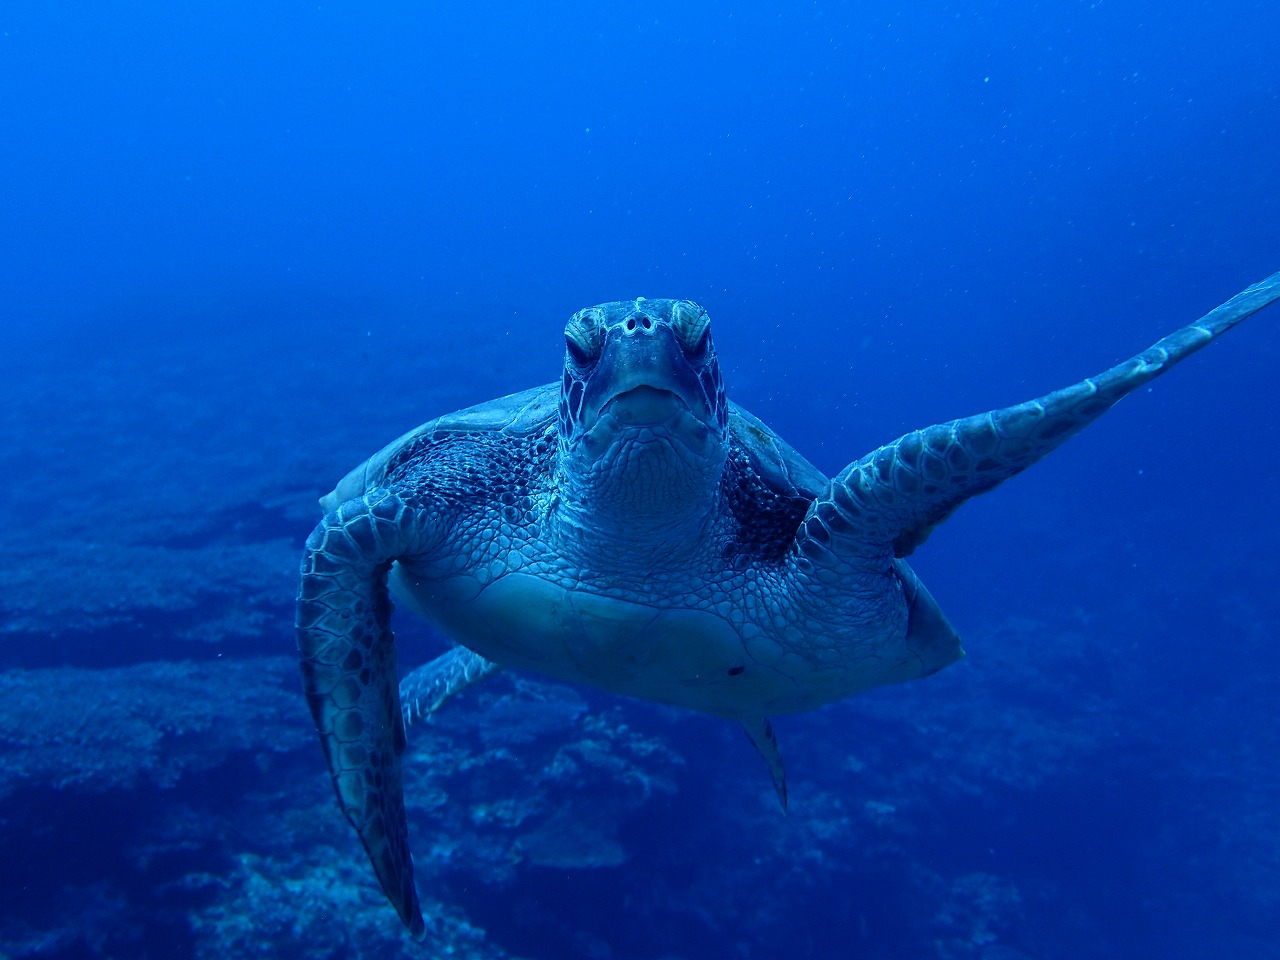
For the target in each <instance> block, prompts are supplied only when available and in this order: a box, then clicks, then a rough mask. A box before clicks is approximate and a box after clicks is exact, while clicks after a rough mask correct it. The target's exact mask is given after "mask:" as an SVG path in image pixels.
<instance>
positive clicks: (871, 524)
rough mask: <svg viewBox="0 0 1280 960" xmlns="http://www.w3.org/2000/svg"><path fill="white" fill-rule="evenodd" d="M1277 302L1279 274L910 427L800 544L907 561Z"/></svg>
mask: <svg viewBox="0 0 1280 960" xmlns="http://www.w3.org/2000/svg"><path fill="white" fill-rule="evenodd" d="M1276 300H1280V273H1276V274H1272V275H1271V276H1270V277H1268V278H1267V279H1266V280H1263V281H1262V282H1261V283H1256V284H1254V285H1253V286H1252V287H1250V288H1249V289H1247V290H1245V291H1244V292H1243V293H1240V294H1237V295H1236V296H1235V297H1233V298H1232V299H1230V300H1228V301H1227V302H1226V303H1224V304H1223V305H1222V306H1220V307H1218V308H1217V309H1216V310H1213V311H1212V312H1210V313H1209V314H1207V315H1205V316H1204V317H1202V318H1201V319H1200V320H1197V321H1196V322H1195V323H1193V324H1191V325H1190V326H1188V327H1183V328H1182V329H1181V330H1179V331H1177V332H1176V333H1174V334H1171V335H1170V336H1168V337H1165V338H1164V339H1163V340H1161V341H1160V342H1159V343H1157V344H1156V345H1155V346H1153V347H1151V348H1150V349H1149V350H1146V351H1144V352H1143V353H1140V354H1138V356H1136V357H1134V358H1133V359H1131V360H1127V361H1125V362H1124V363H1121V364H1119V365H1117V366H1115V367H1112V368H1111V369H1110V370H1108V371H1107V372H1106V373H1103V374H1102V375H1101V376H1097V377H1092V378H1090V379H1088V380H1084V381H1082V382H1080V383H1077V384H1075V385H1074V386H1071V387H1067V388H1065V389H1063V390H1058V391H1055V392H1054V393H1050V394H1048V395H1046V396H1043V397H1041V398H1040V399H1038V400H1031V401H1028V402H1027V403H1021V404H1018V405H1017V406H1014V407H1006V408H1004V409H1003V410H993V411H992V412H990V413H983V414H979V415H978V416H974V417H966V418H965V419H963V420H952V421H951V422H950V423H941V424H937V425H935V426H932V427H926V428H925V429H923V430H915V431H913V432H911V433H908V434H907V435H906V436H904V437H900V438H899V439H897V440H895V441H894V442H893V443H890V444H888V445H886V446H883V447H881V448H880V449H879V450H875V451H873V452H872V453H869V454H867V456H865V457H863V458H862V459H861V460H858V461H856V462H854V463H852V464H850V465H849V466H848V467H847V468H845V470H844V471H842V472H841V473H840V474H839V475H838V476H837V477H836V478H835V480H833V481H832V483H831V486H830V487H829V488H828V490H827V492H826V494H825V495H824V496H822V497H819V498H818V499H817V500H815V501H814V503H813V505H812V506H811V507H810V509H809V513H808V516H807V517H806V519H805V521H804V525H803V527H802V529H801V536H800V539H799V540H798V541H797V547H798V548H799V549H800V551H801V552H802V553H805V554H808V553H814V554H816V555H818V556H823V555H826V554H828V552H829V550H830V547H829V546H828V545H831V546H835V547H836V553H837V554H844V553H845V551H844V550H843V549H841V546H840V545H844V546H846V547H847V548H848V550H849V551H850V552H853V553H860V552H866V553H868V554H869V559H872V560H873V561H875V562H878V561H876V560H875V558H876V557H877V556H880V555H881V554H880V551H881V550H883V549H884V548H885V547H886V546H888V545H892V548H893V553H894V555H895V556H898V557H905V556H906V555H907V554H909V553H910V552H911V551H912V550H914V549H915V548H916V547H917V546H919V545H920V544H921V543H923V542H924V540H925V538H926V537H928V535H929V533H930V532H931V531H932V530H933V528H934V527H935V526H937V525H938V524H939V523H941V522H942V521H943V520H945V519H946V518H947V517H948V516H950V515H951V512H952V511H953V510H955V509H956V507H958V506H960V504H962V503H964V502H965V501H966V500H968V499H969V498H970V497H974V496H977V495H978V494H980V493H985V492H986V491H988V490H990V489H991V488H992V487H994V486H996V485H997V484H999V483H1002V482H1003V481H1005V480H1007V479H1009V478H1010V477H1012V476H1014V475H1015V474H1018V473H1021V472H1022V471H1023V470H1025V469H1026V468H1027V467H1029V466H1031V465H1032V464H1033V463H1035V462H1036V461H1037V460H1039V459H1041V458H1042V457H1044V456H1046V455H1047V454H1049V453H1051V452H1052V451H1053V450H1055V449H1057V448H1058V447H1059V446H1060V445H1061V444H1062V443H1064V442H1065V441H1066V440H1067V439H1069V438H1070V437H1073V436H1075V435H1076V434H1077V433H1079V432H1080V431H1081V430H1083V429H1084V428H1085V427H1087V426H1088V425H1089V424H1090V423H1092V422H1093V421H1094V420H1096V419H1097V418H1098V417H1100V416H1102V414H1103V413H1105V412H1106V411H1107V410H1108V409H1110V407H1111V406H1112V404H1114V403H1115V402H1116V401H1117V400H1119V399H1120V398H1121V397H1123V396H1125V395H1126V394H1128V393H1130V392H1132V391H1133V390H1135V389H1137V388H1138V387H1140V386H1142V385H1143V384H1144V383H1147V382H1148V381H1150V380H1152V379H1154V378H1155V377H1158V376H1159V375H1160V374H1162V373H1164V372H1165V371H1166V370H1168V369H1169V368H1170V367H1172V366H1173V365H1174V364H1176V363H1177V362H1178V361H1180V360H1182V359H1183V358H1185V357H1188V356H1190V355H1191V354H1193V353H1195V352H1196V351H1197V350H1199V349H1200V348H1201V347H1203V346H1204V345H1205V344H1207V343H1208V342H1209V341H1210V340H1212V339H1213V338H1214V337H1216V336H1218V335H1219V334H1221V333H1224V332H1226V331H1227V330H1230V329H1231V328H1232V327H1233V326H1235V325H1236V324H1237V323H1239V322H1240V321H1241V320H1244V319H1245V318H1246V317H1248V316H1250V315H1251V314H1254V313H1256V312H1257V311H1259V310H1261V309H1262V308H1263V307H1265V306H1267V305H1268V304H1271V303H1273V302H1275V301H1276ZM833 541H834V543H833Z"/></svg>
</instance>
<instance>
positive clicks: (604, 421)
mask: <svg viewBox="0 0 1280 960" xmlns="http://www.w3.org/2000/svg"><path fill="white" fill-rule="evenodd" d="M584 420H586V418H584ZM587 422H588V424H589V425H588V426H587V429H586V431H585V433H584V436H583V440H584V442H585V448H584V449H585V450H586V451H587V452H588V453H592V454H597V453H598V452H599V451H600V450H601V449H603V448H604V447H607V446H610V445H612V444H614V443H616V442H623V443H625V444H627V445H630V444H631V443H640V444H641V445H647V444H650V443H657V444H660V445H667V444H670V443H671V442H673V441H674V442H675V443H676V444H677V445H678V446H683V447H687V448H689V450H690V452H692V453H693V454H695V455H697V456H703V455H705V454H706V452H707V445H708V444H709V443H710V442H711V441H712V439H713V437H712V433H713V431H712V430H711V428H710V427H709V426H708V425H707V424H706V423H705V422H703V419H702V418H701V417H699V416H698V415H697V413H696V412H695V411H694V407H693V406H692V405H691V404H690V403H689V402H688V401H687V400H686V399H685V398H684V397H682V396H681V395H680V394H679V393H677V392H675V391H674V390H664V389H663V388H661V387H653V386H649V385H648V384H641V385H640V386H636V387H631V388H630V389H628V390H623V391H621V392H619V393H616V394H614V395H613V396H612V397H610V398H609V399H608V400H606V401H605V402H604V405H603V406H602V407H601V408H600V411H599V413H598V414H596V416H595V417H594V418H592V419H590V420H589V421H587Z"/></svg>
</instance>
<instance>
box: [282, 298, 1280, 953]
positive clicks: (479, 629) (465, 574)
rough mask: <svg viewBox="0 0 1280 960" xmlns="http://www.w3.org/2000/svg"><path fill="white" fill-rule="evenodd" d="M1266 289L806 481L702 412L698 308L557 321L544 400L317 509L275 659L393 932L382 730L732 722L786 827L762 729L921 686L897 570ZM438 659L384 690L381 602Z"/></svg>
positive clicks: (401, 733) (408, 888) (922, 607)
mask: <svg viewBox="0 0 1280 960" xmlns="http://www.w3.org/2000/svg"><path fill="white" fill-rule="evenodd" d="M1277 299H1280V273H1278V274H1275V275H1273V276H1271V277H1269V278H1268V279H1267V280H1264V281H1262V282H1261V283H1259V284H1256V285H1254V286H1253V287H1250V288H1249V289H1248V290H1246V291H1244V292H1243V293H1241V294H1239V295H1238V296H1236V297H1234V298H1233V299H1231V300H1230V301H1228V302H1227V303H1225V304H1223V305H1222V306H1220V307H1218V308H1217V309H1216V310H1214V311H1212V312H1211V313H1209V314H1208V315H1206V316H1205V317H1204V318H1202V319H1201V320H1199V321H1197V322H1196V323H1194V324H1192V325H1190V326H1188V327H1185V328H1183V329H1182V330H1179V331H1178V332H1176V333H1174V334H1172V335H1171V336H1169V337H1166V338H1165V339H1164V340H1161V341H1160V342H1159V343H1157V344H1156V345H1155V346H1153V347H1151V348H1150V349H1149V350H1147V351H1145V352H1143V353H1141V354H1139V355H1138V356H1137V357H1134V358H1133V359H1131V360H1128V361H1126V362H1125V363H1122V364H1120V365H1118V366H1116V367H1113V368H1111V369H1110V370H1108V371H1106V372H1105V373H1103V374H1101V375H1100V376H1098V377H1094V378H1091V379H1088V380H1084V381H1082V382H1081V383H1078V384H1076V385H1074V386H1071V387H1067V388H1066V389H1063V390H1059V391H1056V392H1054V393H1051V394H1048V395H1046V396H1044V397H1041V398H1039V399H1038V400H1033V401H1030V402H1028V403H1023V404H1019V405H1017V406H1013V407H1007V408H1005V409H1003V410H995V411H992V412H990V413H984V414H980V415H978V416H974V417H967V418H965V419H961V420H954V421H951V422H950V423H943V424H938V425H936V426H932V427H927V428H925V429H923V430H917V431H913V432H912V433H908V434H907V435H905V436H903V437H901V438H899V439H898V440H896V441H894V442H893V443H890V444H887V445H886V446H883V447H881V448H879V449H878V450H875V451H873V452H871V453H869V454H867V455H866V456H864V457H862V458H861V459H859V460H856V461H854V462H853V463H852V464H850V465H849V466H848V467H847V468H845V469H844V470H843V471H841V472H840V473H839V474H837V475H836V476H835V477H834V478H828V477H826V476H824V475H823V474H822V473H820V472H819V471H818V470H817V469H816V468H814V467H813V466H812V465H811V464H809V462H808V461H806V460H805V459H804V458H803V457H801V456H800V455H799V454H798V453H796V452H795V451H794V450H793V449H792V448H791V447H790V446H788V445H787V444H786V443H785V442H784V441H783V440H782V439H781V438H779V437H778V436H777V435H776V434H774V433H773V431H771V430H770V429H769V428H768V427H766V426H765V425H764V424H762V423H761V422H760V421H759V420H757V419H755V418H754V417H752V416H751V415H750V414H749V413H747V412H746V411H744V410H742V409H741V408H739V407H737V406H736V405H734V404H732V403H730V402H729V401H728V400H726V398H725V393H724V388H723V384H722V381H721V376H720V367H719V363H718V361H717V359H716V351H715V346H714V344H713V343H712V340H711V334H710V326H709V321H708V319H707V315H706V313H705V312H704V311H703V310H702V309H701V308H700V307H698V306H697V305H695V304H693V303H690V302H689V301H684V300H681V301H677V300H644V299H639V300H634V301H626V302H620V303H608V304H602V305H600V306H597V307H591V308H589V309H586V310H582V311H579V312H578V313H577V314H575V315H574V316H573V317H572V318H571V319H570V320H569V323H568V325H567V327H566V329H565V343H566V355H565V363H564V369H563V375H562V377H561V379H560V381H559V382H557V383H552V384H548V385H546V386H544V387H539V388H535V389H533V390H528V391H525V392H523V393H518V394H513V395H512V396H509V397H504V398H502V399H499V400H494V401H491V402H490V403H487V404H482V405H480V406H478V407H473V408H471V409H469V410H464V411H460V412H458V413H455V414H451V415H449V416H446V417H442V418H440V419H438V420H434V421H432V422H430V423H428V424H425V425H424V426H422V427H420V428H418V429H417V430H415V431H413V432H412V433H410V434H407V435H406V436H404V437H402V438H400V439H399V440H397V441H395V442H394V443H392V444H391V445H390V446H388V447H386V448H385V449H384V450H382V451H381V452H380V453H378V454H377V455H375V456H374V457H373V458H371V459H370V460H369V461H367V462H366V463H364V464H363V465H361V466H360V467H358V468H357V469H356V470H354V471H353V472H352V473H350V474H349V475H348V476H347V477H346V478H345V479H343V480H342V482H341V483H339V484H338V487H337V489H335V490H334V492H333V493H331V494H329V495H328V496H327V497H325V498H324V499H323V500H322V501H321V504H322V507H323V509H324V511H325V517H324V519H323V520H322V521H321V523H320V525H319V526H318V527H316V529H315V531H314V532H313V533H312V535H311V537H310V538H309V539H308V541H307V549H306V554H305V556H304V558H303V563H302V585H301V590H300V593H299V597H298V645H299V649H300V651H301V664H302V672H303V677H304V680H305V684H306V692H307V701H308V703H309V705H310V707H311V711H312V715H313V717H314V718H315V722H316V727H317V729H318V731H319V733H320V741H321V744H322V746H323V748H324V753H325V758H326V760H327V761H328V765H329V771H330V773H331V775H332V778H333V784H334V787H335V789H336V791H337V794H338V800H339V803H340V804H341V806H342V810H343V812H344V813H345V815H346V817H347V819H348V820H349V821H350V822H351V824H352V826H354V827H355V829H356V831H357V832H358V834H359V835H360V839H361V841H362V842H363V843H364V846H365V849H366V851H367V852H368V854H369V858H370V861H371V862H372V864H373V867H374V870H375V871H376V873H377V875H378V879H379V881H380V882H381V884H382V888H383V890H384V891H385V893H386V894H387V897H388V898H389V899H390V900H391V902H392V904H393V905H394V906H395V907H396V909H397V911H399V913H400V917H401V919H402V920H403V921H404V922H405V924H406V925H407V926H408V928H409V930H410V931H411V932H412V933H413V934H414V935H415V936H417V937H421V936H423V935H424V923H423V920H422V915H421V912H420V910H419V907H418V899H417V893H416V891H415V888H414V881H413V866H412V860H411V858H410V854H409V846H408V839H407V826H406V819H405V810H404V798H403V795H402V789H401V776H400V759H399V758H400V753H401V751H402V750H403V748H404V742H405V739H404V738H405V729H406V727H407V726H408V724H409V723H411V722H413V721H414V720H416V719H418V718H419V717H421V716H424V715H426V714H428V713H430V712H431V711H432V710H434V709H435V708H436V707H438V706H439V705H440V704H441V703H442V702H443V701H444V700H445V699H446V698H447V697H449V696H450V695H452V694H454V693H456V692H458V691H459V690H462V689H464V688H465V687H467V686H469V685H471V684H473V683H476V682H478V681H480V680H481V679H483V678H484V677H487V676H489V675H490V674H492V673H493V672H495V671H497V670H499V669H501V668H503V667H516V668H523V669H528V670H534V671H537V672H540V673H543V674H546V675H549V676H553V677H557V678H560V679H563V680H569V681H573V682H577V683H584V684H589V685H591V686H595V687H598V688H600V689H603V690H608V691H612V692H615V693H621V694H626V695H629V696H635V697H641V698H644V699H648V700H655V701H660V702H663V703H670V704H676V705H679V706H684V707H688V708H690V709H694V710H698V711H702V712H704V713H709V714H713V715H716V716H721V717H725V718H728V719H732V720H736V721H738V722H739V723H741V724H742V726H743V728H744V729H745V730H746V732H747V733H748V735H749V736H750V737H751V740H752V742H753V743H754V744H755V746H756V748H757V749H758V750H759V752H760V754H761V755H762V756H763V757H764V759H765V761H766V763H767V764H768V767H769V770H770V773H771V775H772V777H773V780H774V785H775V787H776V789H777V791H778V795H779V798H780V799H781V801H782V802H783V804H784V805H785V803H786V786H785V780H784V777H783V770H782V760H781V757H780V755H779V753H778V748H777V743H776V741H775V740H774V737H773V732H772V729H771V727H770V724H769V720H768V718H769V717H770V716H772V715H776V714H779V713H788V712H795V711H801V710H808V709H811V708H813V707H817V706H820V705H822V704H824V703H829V702H831V701H833V700H837V699H840V698H842V697H846V696H849V695H851V694H854V693H858V692H860V691H862V690H866V689H868V688H870V687H874V686H878V685H880V684H885V683H893V682H898V681H903V680H909V679H912V678H914V677H919V676H924V675H927V674H929V673H932V672H934V671H936V670H938V669H941V668H942V667H944V666H946V665H947V664H949V663H951V662H953V661H955V660H956V659H957V658H959V657H960V656H962V651H961V648H960V641H959V637H958V636H957V635H956V633H955V631H954V630H953V629H952V627H951V625H950V624H949V623H948V622H947V619H946V617H945V616H944V615H943V614H942V612H941V610H940V609H939V608H938V606H937V604H936V603H935V601H934V599H933V597H932V596H930V595H929V593H928V591H927V590H925V588H924V586H923V585H922V584H921V583H920V581H919V580H918V579H917V577H916V576H915V574H914V573H913V572H912V570H911V568H910V567H909V566H908V565H907V563H906V560H905V559H904V558H905V557H906V556H907V555H908V554H909V553H911V551H912V550H913V549H915V548H916V547H917V546H918V545H919V544H920V543H922V542H923V541H924V539H925V538H926V537H927V536H928V535H929V533H930V531H931V530H932V529H933V528H934V527H935V526H936V525H937V524H938V523H940V522H941V521H943V520H945V519H946V518H947V517H948V516H949V515H950V514H951V512H952V511H953V510H955V509H956V508H957V507H958V506H959V505H960V504H961V503H963V502H964V501H965V500H967V499H969V498H970V497H973V496H976V495H977V494H979V493H983V492H985V491H987V490H990V489H991V488H992V487H994V486H996V485H997V484H999V483H1001V482H1002V481H1004V480H1006V479H1008V478H1009V477H1011V476H1013V475H1014V474H1016V473H1019V472H1021V471H1022V470H1024V469H1026V468H1027V467H1029V466H1030V465H1031V464H1033V463H1035V462H1036V461H1037V460H1039V459H1041V458H1042V457H1044V456H1045V455H1046V454H1048V453H1049V452H1050V451H1052V450H1054V449H1055V448H1056V447H1058V446H1059V445H1060V444H1061V443H1063V442H1064V441H1065V440H1067V439H1068V438H1069V437H1071V436H1073V435H1074V434H1076V433H1078V432H1079V431H1080V430H1082V429H1083V428H1084V427H1085V426H1087V425H1088V424H1089V423H1091V422H1092V421H1093V420H1094V419H1096V418H1097V417H1099V416H1101V414H1102V413H1104V412H1105V411H1106V410H1107V409H1109V408H1110V407H1111V406H1112V405H1113V404H1114V403H1115V402H1116V401H1118V400H1119V399H1120V398H1121V397H1123V396H1125V395H1126V394H1128V393H1130V392H1131V391H1133V390H1134V389H1135V388H1137V387H1139V386H1141V385H1142V384H1144V383H1146V382H1148V381H1149V380H1151V379H1152V378H1154V377H1156V376H1159V375H1160V374H1161V373H1163V372H1164V371H1166V370H1168V369H1169V368H1170V367H1171V366H1173V365H1174V364H1175V363H1177V362H1178V361H1180V360H1181V359H1183V358H1184V357H1186V356H1188V355H1190V354H1191V353H1194V352H1195V351H1196V350H1198V349H1200V348H1201V347H1202V346H1204V345H1205V344H1206V343H1208V342H1209V341H1210V340H1212V339H1213V338H1214V337H1215V336H1217V335H1218V334H1220V333H1222V332H1224V331H1226V330H1228V329H1230V328H1231V327H1232V326H1234V325H1235V324H1237V323H1239V322H1240V321H1241V320H1243V319H1244V318H1245V317H1248V316H1249V315H1251V314H1252V313H1255V312H1256V311H1258V310H1260V309H1262V308H1263V307H1265V306H1267V305H1268V304H1269V303H1272V302H1273V301H1275V300H1277ZM388 584H389V585H390V587H391V589H392V590H393V591H394V592H395V593H396V595H397V597H398V598H399V599H401V601H402V602H403V603H404V604H405V605H406V606H408V607H410V608H411V609H412V610H414V611H416V612H417V613H419V614H421V615H423V616H425V617H427V618H428V619H429V620H431V621H432V622H434V623H435V624H437V625H438V626H439V627H441V628H442V629H443V630H444V631H445V632H446V633H448V634H449V635H450V636H451V637H452V638H453V639H454V640H455V641H457V643H458V646H456V647H455V648H453V649H452V650H451V651H449V652H448V653H446V654H444V655H443V656H441V657H439V658H437V659H436V660H435V661H432V662H431V663H429V664H427V665H426V666H424V667H421V668H419V669H418V670H415V671H414V672H412V673H411V674H409V675H408V676H407V677H406V678H405V679H404V681H403V683H400V684H398V683H397V671H396V657H395V649H394V644H393V639H392V634H391V629H390V615H391V603H390V600H389V598H388V592H387V587H388Z"/></svg>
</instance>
